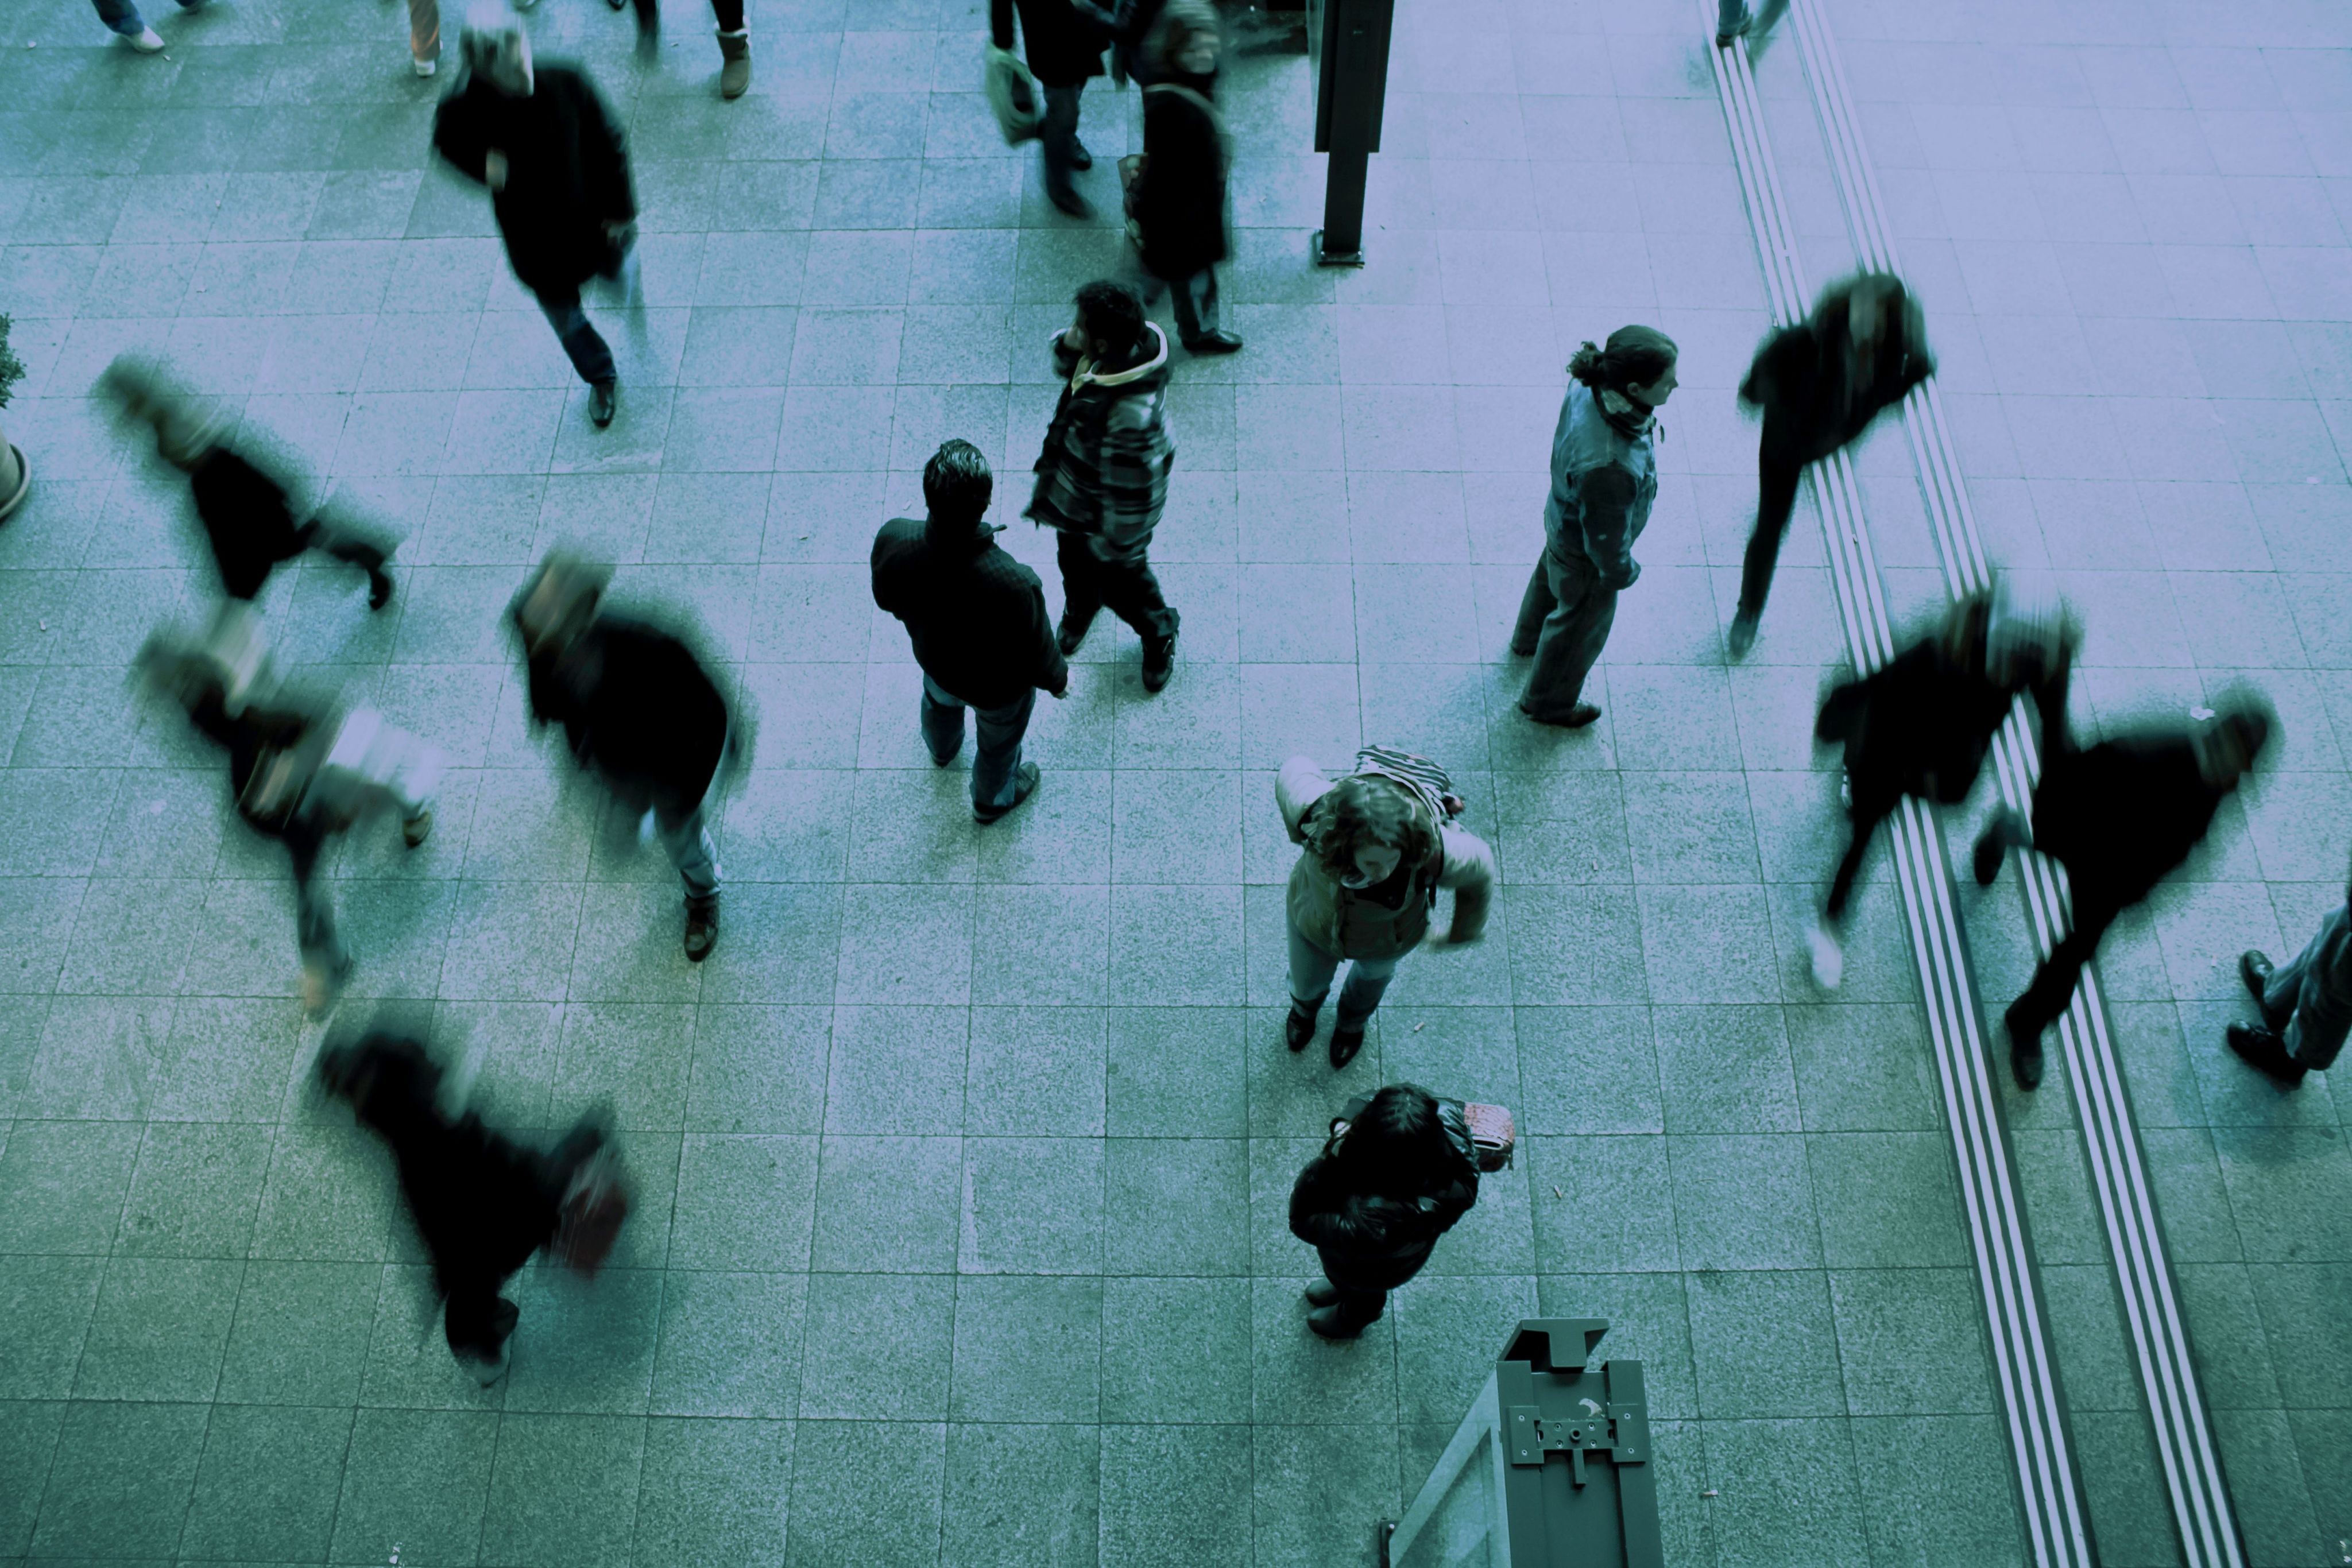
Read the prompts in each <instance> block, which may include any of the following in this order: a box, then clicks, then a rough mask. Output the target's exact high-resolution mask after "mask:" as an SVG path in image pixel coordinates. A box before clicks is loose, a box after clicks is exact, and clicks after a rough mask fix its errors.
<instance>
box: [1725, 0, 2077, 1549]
mask: <svg viewBox="0 0 2352 1568" xmlns="http://www.w3.org/2000/svg"><path fill="white" fill-rule="evenodd" d="M1699 8H1700V10H1701V11H1702V12H1704V13H1706V17H1705V21H1704V24H1703V25H1705V26H1709V27H1712V26H1713V25H1714V16H1713V13H1712V9H1711V8H1710V7H1707V6H1706V5H1701V6H1700V7H1699ZM1712 60H1713V64H1714V66H1715V75H1716V85H1717V99H1718V101H1719V103H1720V105H1721V107H1722V110H1723V113H1724V119H1725V122H1726V127H1727V131H1728V132H1729V135H1730V138H1731V141H1732V152H1733V156H1734V161H1735V162H1736V163H1737V164H1738V172H1739V176H1740V183H1741V187H1742V193H1743V194H1744V196H1745V197H1746V199H1747V204H1748V218H1749V224H1750V227H1751V229H1752V231H1753V235H1754V239H1755V243H1756V246H1757V250H1758V252H1759V260H1760V261H1761V262H1762V264H1763V269H1764V275H1765V284H1766V289H1767V293H1768V295H1769V298H1770V300H1771V304H1772V314H1773V317H1774V319H1777V320H1781V321H1788V320H1794V319H1798V318H1799V317H1801V315H1802V314H1803V311H1804V308H1805V307H1804V298H1803V296H1804V288H1803V273H1802V268H1801V264H1800V262H1799V259H1798V254H1797V248H1796V243H1795V239H1794V236H1793V235H1792V234H1791V233H1790V228H1789V220H1788V216H1787V213H1786V209H1785V207H1784V205H1783V203H1782V198H1781V195H1780V180H1779V173H1778V170H1777V167H1776V165H1775V163H1774V162H1773V158H1772V153H1771V149H1770V144H1769V141H1768V139H1767V136H1766V132H1765V129H1764V116H1763V112H1762V109H1761V106H1760V104H1759V101H1758V99H1757V98H1756V90H1755V78H1754V77H1753V76H1752V75H1751V74H1750V72H1749V69H1748V55H1747V49H1746V47H1745V46H1744V45H1743V44H1739V43H1737V42H1735V43H1734V44H1733V45H1732V47H1729V48H1727V49H1717V50H1715V51H1713V54H1712ZM1811 478H1812V485H1813V494H1814V499H1815V501H1816V503H1817V505H1818V507H1819V508H1820V514H1821V521H1822V536H1823V541H1824V543H1825V545H1826V546H1827V549H1828V554H1829V558H1830V569H1831V577H1832V585H1833V587H1834V589H1835V590H1836V592H1837V598H1838V607H1839V611H1840V614H1841V618H1842V620H1843V622H1844V626H1845V632H1846V638H1847V652H1848V654H1849V657H1850V658H1851V659H1852V662H1853V665H1854V667H1855V668H1856V669H1857V670H1869V669H1873V668H1875V667H1877V666H1878V665H1879V664H1883V663H1885V661H1886V660H1887V659H1888V658H1890V657H1891V656H1892V655H1893V653H1894V639H1893V632H1892V629H1891V625H1890V623H1889V622H1888V619H1887V614H1886V608H1885V590H1884V588H1883V587H1882V586H1881V585H1880V582H1879V580H1878V569H1877V564H1876V560H1875V558H1874V552H1873V551H1872V549H1871V543H1870V538H1869V533H1868V529H1867V526H1866V524H1865V523H1864V518H1863V513H1862V507H1861V496H1860V491H1859V487H1858V486H1857V484H1856V482H1855V479H1854V476H1853V468H1852V465H1851V463H1850V461H1849V460H1848V459H1847V458H1846V457H1845V456H1844V455H1843V454H1840V455H1834V456H1832V458H1831V459H1830V460H1829V461H1827V462H1825V463H1822V464H1820V465H1815V466H1814V468H1813V469H1812V470H1811ZM1889 828H1890V834H1891V844H1890V849H1891V852H1892V857H1893V860H1894V862H1895V873H1896V877H1895V880H1896V883H1897V884H1898V886H1899V887H1900V889H1901V892H1902V897H1903V901H1904V909H1905V914H1906V920H1907V923H1908V925H1909V926H1910V931H1911V937H1912V949H1913V957H1914V960H1915V962H1916V964H1917V967H1918V975H1919V981H1920V988H1921V991H1922V993H1923V1000H1924V1001H1925V1003H1926V1013H1927V1032H1928V1037H1929V1046H1930V1051H1931V1053H1932V1054H1933V1056H1934V1058H1935V1061H1936V1067H1937V1077H1938V1080H1939V1082H1940V1084H1941V1088H1942V1092H1943V1097H1944V1103H1945V1113H1946V1128H1947V1132H1948V1135H1949V1137H1950V1139H1951V1144H1952V1152H1953V1155H1954V1159H1955V1163H1956V1165H1957V1166H1958V1176H1959V1187H1960V1193H1961V1197H1962V1211H1963V1213H1964V1214H1965V1215H1966V1217H1967V1219H1968V1223H1969V1233H1970V1244H1971V1247H1972V1249H1973V1252H1974V1256H1975V1263H1976V1273H1977V1280H1978V1285H1979V1291H1981V1293H1982V1298H1983V1302H1984V1309H1985V1313H1986V1318H1987V1320H1988V1328H1989V1330H1990V1351H1991V1354H1992V1360H1993V1369H1994V1373H1995V1381H1996V1385H1997V1390H1998V1393H1999V1395H2000V1403H2001V1406H2002V1411H2003V1415H2004V1416H2005V1417H2006V1420H2007V1425H2008V1427H2009V1437H2010V1447H2011V1457H2012V1459H2013V1461H2014V1464H2015V1467H2016V1469H2015V1480H2016V1482H2017V1484H2018V1486H2019V1488H2020V1499H2021V1504H2022V1511H2023V1513H2024V1524H2025V1529H2026V1534H2027V1537H2028V1542H2029V1544H2030V1546H2031V1550H2032V1556H2033V1559H2034V1561H2035V1562H2036V1563H2038V1564H2042V1565H2043V1568H2061V1565H2065V1568H2072V1565H2076V1564H2081V1565H2087V1564H2089V1563H2091V1562H2093V1561H2094V1558H2093V1553H2092V1550H2091V1545H2090V1542H2089V1538H2088V1531H2087V1528H2086V1526H2085V1524H2084V1513H2085V1508H2084V1502H2083V1498H2082V1489H2081V1483H2080V1479H2079V1478H2078V1476H2077V1474H2076V1472H2075V1469H2074V1462H2073V1458H2072V1455H2071V1452H2070V1442H2069V1437H2068V1433H2067V1427H2066V1418H2065V1411H2064V1404H2063V1396H2062V1394H2061V1392H2060V1389H2059V1385H2058V1381H2057V1374H2056V1368H2055V1364H2054V1361H2053V1356H2052V1354H2051V1348H2050V1345H2049V1343H2048V1338H2047V1334H2046V1332H2045V1330H2044V1327H2043V1322H2042V1302H2041V1299H2040V1287H2039V1279H2038V1271H2037V1267H2036V1263H2035V1260H2034V1256H2033V1249H2032V1239H2031V1237H2030V1235H2029V1233H2028V1231H2027V1229H2026V1218H2025V1214H2024V1210H2023V1207H2022V1205H2021V1200H2020V1197H2019V1192H2018V1185H2017V1179H2016V1176H2015V1173H2014V1169H2013V1159H2012V1155H2011V1150H2010V1148H2009V1144H2008V1134H2007V1129H2006V1127H2005V1125H2004V1124H2002V1123H2001V1121H2000V1116H1999V1114H1998V1105H1997V1102H1996V1097H1995V1094H1994V1092H1993V1087H1992V1082H1991V1077H1990V1065H1989V1059H1988V1056H1987V1053H1986V1051H1985V1050H1984V1045H1983V1033H1984V1031H1983V1026H1982V1023H1981V1019H1980V1012H1979V1008H1978V1005H1977V999H1976V994H1975V986H1974V981H1973V977H1972V973H1971V965H1970V962H1969V951H1968V946H1967V942H1966V938H1965V936H1964V934H1963V933H1962V932H1961V930H1960V928H1959V925H1958V915H1957V910H1956V908H1955V899H1954V895H1953V890H1952V887H1951V883H1950V873H1949V868H1948V861H1947V858H1946V856H1945V854H1944V853H1943V841H1942V835H1941V832H1940V831H1939V829H1938V827H1937V821H1936V818H1935V815H1934V813H1933V812H1932V811H1931V810H1929V809H1928V808H1927V806H1926V805H1925V804H1923V803H1922V802H1920V801H1917V800H1907V799H1906V800H1905V801H1904V802H1903V806H1902V809H1901V810H1899V811H1898V812H1897V813H1896V815H1895V818H1894V819H1893V821H1891V822H1890V823H1889Z"/></svg>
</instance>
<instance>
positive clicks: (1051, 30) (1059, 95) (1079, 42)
mask: <svg viewBox="0 0 2352 1568" xmlns="http://www.w3.org/2000/svg"><path fill="white" fill-rule="evenodd" d="M1016 6H1017V7H1018V9H1019V10H1020V13H1021V36H1022V41H1023V43H1024V45H1025V47H1026V53H1027V56H1028V60H1029V74H1030V75H1032V76H1034V77H1035V78H1037V86H1038V87H1039V88H1040V89H1043V90H1044V92H1045V124H1044V125H1043V126H1042V127H1040V128H1039V132H1038V133H1039V135H1040V137H1041V138H1042V140H1043V143H1044V151H1045V199H1046V200H1048V201H1050V202H1052V203H1053V204H1055V206H1057V207H1059V208H1061V209H1062V211H1064V212H1066V213H1067V214H1070V215H1071V216H1072V217H1074V218H1083V217H1087V216H1089V215H1091V214H1093V212H1094V209H1093V208H1092V207H1090V206H1088V205H1087V199H1086V198H1085V197H1084V196H1081V195H1079V194H1078V190H1077V187H1076V185H1075V184H1073V183H1071V181H1070V176H1071V175H1072V174H1074V173H1077V172H1083V171H1085V170H1087V169H1091V168H1093V167H1094V166H1095V160H1094V154H1092V153H1091V152H1087V149H1086V143H1084V142H1082V141H1079V140H1078V95H1079V94H1080V93H1082V92H1084V91H1085V90H1086V86H1087V78H1091V77H1098V76H1100V75H1102V74H1103V48H1104V47H1105V46H1106V45H1108V43H1109V42H1110V39H1111V31H1112V28H1111V23H1110V17H1109V15H1108V12H1107V11H1106V10H1105V9H1104V8H1103V6H1102V5H1098V4H1097V3H1095V0H989V4H988V26H989V31H990V33H991V35H992V37H994V38H995V41H996V47H998V48H1000V49H1007V50H1009V49H1011V48H1012V47H1013V11H1014V9H1015V7H1016Z"/></svg>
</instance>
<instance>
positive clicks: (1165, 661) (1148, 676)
mask: <svg viewBox="0 0 2352 1568" xmlns="http://www.w3.org/2000/svg"><path fill="white" fill-rule="evenodd" d="M1175 671H1176V639H1175V638H1174V636H1172V635H1171V636H1168V637H1163V638H1161V639H1160V641H1159V642H1157V643H1145V644H1144V645H1143V689H1144V690H1145V691H1147V692H1156V691H1158V690H1159V689H1160V687H1162V686H1164V685H1167V684H1168V677H1169V676H1170V675H1171V674H1174V673H1175Z"/></svg>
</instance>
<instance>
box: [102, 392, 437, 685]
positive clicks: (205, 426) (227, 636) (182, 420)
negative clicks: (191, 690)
mask: <svg viewBox="0 0 2352 1568" xmlns="http://www.w3.org/2000/svg"><path fill="white" fill-rule="evenodd" d="M98 385H99V390H100V392H102V393H103V394H105V395H106V396H107V397H108V398H110V399H111V400H112V401H113V402H114V403H115V405H116V406H117V407H118V408H119V409H120V410H121V413H122V414H123V416H124V417H125V418H127V419H131V420H135V421H138V422H140V423H144V424H148V425H151V426H152V427H153V429H154V432H155V450H156V451H157V452H158V453H159V454H161V455H162V456H163V460H164V461H165V462H166V463H169V464H170V465H172V466H173V467H174V468H177V469H179V470H180V471H181V472H182V473H184V474H185V475H187V476H188V490H189V494H190V495H191V496H192V497H194V501H195V505H196V517H197V520H198V521H200V522H201V523H202V524H203V525H204V529H205V540H206V542H207V543H209V544H210V545H211V546H212V552H213V565H214V566H215V568H216V569H217V570H219V572H220V582H221V591H222V592H223V593H225V594H226V595H227V601H226V603H224V604H223V605H222V607H221V610H220V612H219V613H218V614H216V615H215V617H214V619H213V624H212V629H211V631H210V632H209V633H208V634H207V640H208V643H209V645H210V647H211V649H212V651H213V653H214V654H215V657H217V658H218V659H219V660H220V661H221V664H222V665H223V667H224V670H225V671H226V673H227V674H228V689H227V691H226V694H225V697H226V702H227V704H228V706H229V707H230V708H231V709H235V708H236V706H238V705H239V704H240V703H241V702H242V701H243V698H244V695H245V689H246V688H247V686H248V685H251V684H252V682H253V681H254V680H255V679H256V678H257V677H258V675H259V674H260V664H259V662H260V659H261V656H262V653H261V627H260V622H259V619H258V617H257V615H256V613H255V612H254V609H253V601H255V600H256V599H257V598H259V597H260V595H261V591H262V588H263V587H264V586H265V585H266V584H267V583H268V580H269V574H270V572H271V571H272V570H276V569H277V568H278V566H279V565H281V564H283V563H284V562H286V561H289V560H293V559H296V558H298V557H299V556H301V555H302V554H303V553H305V552H306V551H309V550H318V551H320V553H322V554H324V555H328V556H331V557H332V558H334V559H337V560H340V561H343V562H346V563H348V564H350V565H352V566H354V567H357V568H358V569H359V570H362V571H363V572H365V573H367V580H368V608H369V609H371V610H381V609H383V607H384V606H385V605H386V604H389V603H391V602H392V591H393V582H392V576H391V574H390V573H389V572H387V571H385V570H384V566H385V564H386V563H387V561H388V560H389V559H390V557H391V554H392V550H393V546H392V545H391V543H390V542H389V541H387V540H384V539H381V538H376V537H374V536H373V535H371V534H368V533H366V532H364V531H362V529H360V528H355V527H353V526H352V524H350V523H348V522H346V521H344V520H342V519H341V518H338V517H331V516H330V515H329V514H327V513H326V512H325V511H323V510H322V511H320V512H318V513H316V514H314V515H312V516H310V517H303V516H302V508H301V507H299V506H297V505H296V504H295V501H294V499H293V497H292V495H291V494H290V493H289V488H288V486H287V483H286V482H285V481H284V480H283V479H281V478H279V477H278V476H274V475H272V474H270V473H269V472H268V470H266V469H264V468H261V467H258V466H257V465H255V464H254V463H252V462H251V461H250V460H248V459H247V457H245V456H244V455H242V454H240V453H238V452H237V451H236V449H235V448H234V447H233V446H231V445H230V444H229V442H228V421H227V419H226V416H225V415H219V414H213V415H207V413H206V412H205V409H204V407H203V405H202V403H201V402H200V401H199V400H198V399H196V398H195V397H194V395H192V394H191V393H190V392H188V391H187V390H186V389H185V388H184V387H183V386H181V385H179V384H178V383H177V382H175V381H173V379H172V377H171V375H170V373H169V372H167V371H165V370H164V369H163V366H162V365H160V364H158V363H156V362H155V361H152V360H145V359H141V358H139V357H137V356H135V355H131V354H124V355H122V356H121V357H120V358H118V359H116V360H115V361H114V362H113V363H112V364H110V365H109V366H107V367H106V370H105V371H104V372H103V373H102V374H100V377H99V379H98Z"/></svg>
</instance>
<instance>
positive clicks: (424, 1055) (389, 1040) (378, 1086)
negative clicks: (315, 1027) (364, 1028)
mask: <svg viewBox="0 0 2352 1568" xmlns="http://www.w3.org/2000/svg"><path fill="white" fill-rule="evenodd" d="M318 1072H319V1083H320V1087H321V1088H323V1089H325V1090H326V1092H328V1093H330V1094H331V1095H333V1096H334V1097H335V1098H336V1099H338V1100H341V1101H344V1102H346V1103H349V1104H350V1106H351V1107H352V1111H353V1112H355V1113H357V1114H358V1116H359V1119H360V1120H361V1121H362V1123H365V1124H369V1125H371V1126H373V1125H377V1124H381V1123H382V1122H383V1121H384V1120H385V1119H386V1116H387V1114H388V1113H397V1112H399V1111H413V1110H415V1108H417V1107H420V1106H425V1105H429V1104H430V1103H431V1102H432V1099H433V1096H434V1095H435V1094H436V1093H437V1092H439V1091H440V1087H441V1064H440V1063H439V1062H437V1061H434V1060H433V1057H432V1055H431V1053H430V1052H428V1051H426V1050H425V1047H424V1046H423V1045H422V1044H420V1043H418V1042H417V1041H416V1040H411V1039H408V1038H407V1037H406V1036H404V1035H397V1034H392V1033H388V1032H385V1031H383V1030H371V1031H369V1032H367V1033H366V1034H363V1035H360V1036H358V1037H356V1038H354V1037H353V1036H352V1035H349V1034H341V1035H339V1036H338V1037H337V1038H335V1039H333V1040H330V1041H329V1042H328V1043H327V1046H326V1049H324V1050H323V1051H320V1053H319V1062H318Z"/></svg>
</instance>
